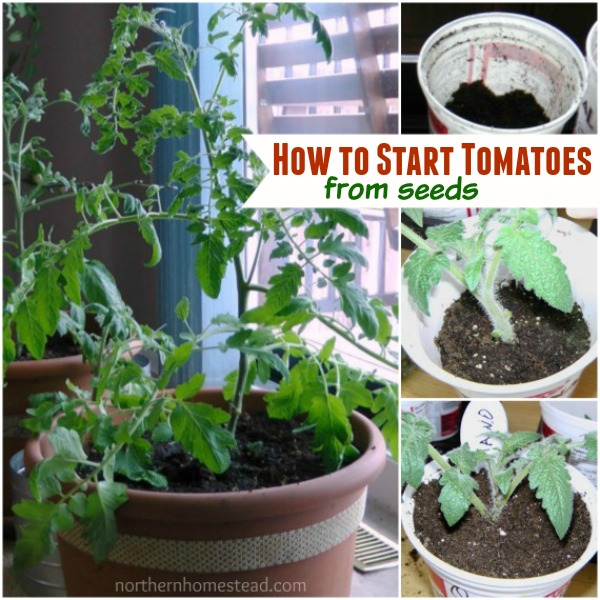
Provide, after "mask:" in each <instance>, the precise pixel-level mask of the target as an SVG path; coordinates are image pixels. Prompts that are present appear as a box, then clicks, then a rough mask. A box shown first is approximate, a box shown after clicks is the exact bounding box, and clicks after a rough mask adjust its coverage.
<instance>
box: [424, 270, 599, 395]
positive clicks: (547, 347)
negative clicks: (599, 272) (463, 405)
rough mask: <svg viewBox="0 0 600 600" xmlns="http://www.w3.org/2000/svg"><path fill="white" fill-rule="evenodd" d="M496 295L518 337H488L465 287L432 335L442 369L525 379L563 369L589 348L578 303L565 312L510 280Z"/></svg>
mask: <svg viewBox="0 0 600 600" xmlns="http://www.w3.org/2000/svg"><path fill="white" fill-rule="evenodd" d="M499 299H500V302H501V304H502V305H503V306H504V307H505V308H507V309H509V310H510V311H511V312H512V317H511V320H512V323H513V326H514V329H515V334H516V338H517V339H516V342H515V343H514V344H505V343H503V342H501V341H500V340H498V339H496V338H494V337H492V330H493V327H492V324H491V322H490V320H489V319H488V317H487V316H486V314H485V313H484V311H483V309H482V308H481V305H480V304H479V302H477V300H476V299H475V298H474V297H473V296H472V295H471V294H470V293H468V292H464V293H463V294H462V295H461V296H460V298H459V299H458V300H456V301H455V302H454V303H453V304H452V305H451V306H450V307H449V308H448V310H447V311H446V314H445V317H444V322H443V324H442V328H441V329H440V332H439V334H438V337H437V338H436V340H435V341H436V344H437V346H438V348H439V350H440V357H441V361H442V366H443V368H444V369H445V370H446V371H448V372H450V373H452V374H453V375H456V376H458V377H462V378H464V379H468V380H470V381H476V382H477V383H491V384H512V383H526V382H528V381H535V380H537V379H542V378H544V377H548V376H550V375H553V374H554V373H557V372H558V371H561V370H562V369H565V368H566V367H568V366H569V365H571V364H573V363H574V362H575V361H576V360H578V359H579V358H580V357H581V356H583V355H584V354H585V353H586V352H587V350H588V349H589V347H590V330H589V328H588V325H587V323H586V321H585V319H584V318H583V314H582V312H581V307H580V306H579V305H577V304H576V305H575V307H574V309H573V311H572V312H571V313H569V314H565V313H563V312H561V311H559V310H556V309H554V308H551V307H550V306H548V304H546V303H545V302H543V301H541V300H539V299H538V298H537V297H536V296H535V294H533V293H532V292H528V291H527V290H525V289H524V288H523V287H522V286H519V285H516V284H515V282H514V281H513V282H511V283H504V284H503V285H502V287H501V289H500V290H499Z"/></svg>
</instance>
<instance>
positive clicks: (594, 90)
mask: <svg viewBox="0 0 600 600" xmlns="http://www.w3.org/2000/svg"><path fill="white" fill-rule="evenodd" d="M585 55H586V58H587V65H588V72H589V73H588V87H587V91H586V93H585V96H584V98H583V102H582V103H581V106H580V107H579V113H578V114H577V124H576V125H575V133H597V132H598V21H596V23H595V24H594V26H593V27H592V28H591V29H590V33H589V34H588V36H587V40H586V43H585Z"/></svg>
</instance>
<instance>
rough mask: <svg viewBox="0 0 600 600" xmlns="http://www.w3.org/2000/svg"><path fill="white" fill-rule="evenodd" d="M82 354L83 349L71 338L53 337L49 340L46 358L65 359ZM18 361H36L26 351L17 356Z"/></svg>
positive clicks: (45, 351)
mask: <svg viewBox="0 0 600 600" xmlns="http://www.w3.org/2000/svg"><path fill="white" fill-rule="evenodd" d="M78 354H81V348H80V347H79V346H78V345H77V344H75V342H73V340H72V339H71V338H69V337H65V336H60V335H53V336H52V337H50V338H48V342H47V343H46V348H45V350H44V358H45V359H48V358H65V357H67V356H77V355H78ZM16 360H18V361H24V360H34V359H33V358H32V356H31V354H29V352H27V351H25V352H24V353H23V354H21V355H19V356H17V358H16Z"/></svg>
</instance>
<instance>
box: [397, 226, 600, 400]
mask: <svg viewBox="0 0 600 600" xmlns="http://www.w3.org/2000/svg"><path fill="white" fill-rule="evenodd" d="M477 220H478V218H477V217H473V218H471V219H466V220H465V221H464V222H465V227H466V228H467V231H468V230H469V228H470V227H473V226H474V224H475V223H476V222H477ZM546 237H547V239H548V240H549V241H550V242H552V244H554V245H555V246H556V248H557V255H558V256H559V257H560V259H561V260H562V261H563V263H564V264H565V266H566V268H567V275H568V276H569V279H570V280H571V284H572V288H573V296H574V298H575V301H576V302H577V303H578V304H579V305H580V306H581V309H582V311H583V316H584V318H585V320H586V321H587V324H588V327H589V329H590V337H591V345H590V348H589V350H588V351H587V352H586V353H585V354H584V355H583V356H582V357H580V358H579V359H578V360H576V361H575V362H574V363H573V364H571V365H569V366H568V367H567V368H566V369H563V370H562V371H559V372H558V373H555V374H554V375H550V376H549V377H545V378H544V379H538V380H537V381H530V382H528V383H516V384H510V385H493V384H486V383H477V382H474V381H469V380H468V379H463V378H462V377H456V376H455V375H452V374H451V373H449V372H448V371H445V370H444V369H443V368H442V361H441V358H440V352H439V349H438V347H437V346H436V344H435V338H436V337H437V335H438V333H439V331H440V329H441V327H442V322H443V320H444V313H445V311H446V309H447V308H448V307H449V306H450V305H451V304H452V303H453V302H454V301H455V300H456V299H458V297H459V296H460V295H461V294H462V292H463V291H464V290H465V288H464V287H463V286H462V285H461V284H460V283H458V282H457V281H456V280H455V279H453V278H452V277H451V276H450V275H449V274H448V273H447V272H445V273H444V274H443V275H442V279H441V280H440V283H439V284H438V285H437V286H436V287H435V288H434V289H433V291H432V293H431V294H430V296H429V312H430V316H426V315H425V314H423V313H422V312H421V311H420V310H419V309H418V307H417V306H416V305H415V304H414V302H413V300H412V298H410V296H409V293H408V283H407V281H406V278H405V277H402V284H401V319H402V329H401V339H402V347H403V348H404V350H405V351H406V353H407V354H408V355H409V356H410V358H411V359H412V361H413V362H414V363H415V364H416V365H417V366H419V367H420V368H421V369H423V371H425V372H426V373H428V374H429V375H431V376H432V377H434V378H435V379H438V380H439V381H443V382H444V383H447V384H449V385H451V386H452V387H454V388H455V389H456V390H457V392H458V393H459V394H460V395H461V396H463V397H465V398H495V399H501V398H570V397H571V395H572V394H573V391H574V390H575V387H576V386H577V383H578V381H579V378H580V377H581V373H582V372H583V369H585V368H586V367H587V366H588V365H589V364H590V363H591V362H592V361H593V360H594V359H595V358H596V356H597V339H598V320H597V307H596V299H597V289H596V282H597V280H598V265H597V255H596V254H597V238H596V236H595V235H593V234H592V233H590V232H589V231H587V230H586V229H584V228H583V227H581V226H580V225H577V224H576V223H573V222H572V221H569V220H567V219H561V218H559V219H557V220H556V223H555V224H554V226H553V228H552V230H551V231H550V232H549V233H548V235H547V236H546Z"/></svg>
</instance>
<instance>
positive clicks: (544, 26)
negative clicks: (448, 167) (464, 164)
mask: <svg viewBox="0 0 600 600" xmlns="http://www.w3.org/2000/svg"><path fill="white" fill-rule="evenodd" d="M491 19H502V21H503V22H504V24H506V22H510V23H511V24H519V23H520V24H523V23H524V22H527V23H528V25H530V26H533V27H535V28H537V29H538V30H545V31H546V32H548V33H552V34H554V35H556V36H558V37H559V38H560V39H561V41H562V43H563V44H564V45H565V46H568V47H569V49H570V50H571V51H572V52H573V53H574V55H575V56H577V66H578V67H579V74H580V76H581V82H582V85H581V86H580V90H579V94H578V95H577V97H576V98H575V99H574V101H573V103H572V104H571V106H570V107H569V109H568V110H567V111H566V112H565V113H563V114H562V115H559V116H558V117H555V118H554V119H551V120H550V121H548V122H547V123H544V124H543V125H535V126H534V127H522V128H518V129H509V128H505V127H491V126H489V125H481V124H479V123H475V122H474V121H469V120H468V119H465V118H463V117H460V116H459V115H457V114H456V113H452V116H453V117H454V118H455V119H456V121H457V123H458V124H459V125H461V126H462V127H464V128H467V129H468V128H472V127H473V126H475V127H476V128H477V132H478V133H481V134H486V133H487V134H512V135H515V134H517V133H518V134H519V135H520V134H536V133H544V132H545V131H547V130H548V129H550V128H552V127H553V126H554V127H558V126H560V124H561V123H564V122H566V121H568V120H569V119H570V118H571V117H572V116H573V115H574V114H575V112H576V111H577V109H578V108H579V105H580V104H581V101H582V100H583V97H584V96H585V92H586V89H587V85H588V83H587V82H588V67H587V61H586V59H585V57H584V56H583V54H582V53H581V51H580V50H579V48H578V47H577V45H576V44H575V43H574V42H573V41H572V40H571V39H570V38H569V37H568V36H567V35H566V34H565V33H563V32H562V31H561V30H560V29H558V28H557V27H554V26H553V25H550V23H547V22H546V21H542V20H541V19H536V18H535V17H529V16H526V15H521V14H516V13H507V12H502V11H492V12H480V13H476V14H474V15H467V16H466V17H460V18H458V19H454V20H452V21H450V22H449V23H446V24H444V25H442V26H441V27H439V28H438V29H436V30H435V31H434V32H433V33H432V34H431V35H430V36H429V37H428V38H427V40H426V41H425V43H424V44H423V46H422V47H421V50H420V51H419V59H418V62H417V76H418V78H419V83H420V84H421V88H422V89H423V90H427V93H426V96H427V100H428V101H429V102H431V104H433V105H434V106H435V107H436V110H438V111H447V110H448V109H447V108H446V107H445V106H444V105H443V104H442V103H441V102H440V101H439V100H438V99H437V98H436V97H435V96H434V95H433V94H432V93H431V92H430V91H429V84H428V82H427V78H426V77H425V75H424V74H423V57H424V55H425V52H426V51H428V50H430V49H431V48H432V47H433V46H435V44H437V42H438V41H439V40H440V39H443V38H445V37H446V36H447V35H448V33H449V31H451V30H454V29H456V27H457V26H461V25H469V24H473V25H474V26H475V25H477V24H478V23H480V22H482V21H483V22H485V23H486V24H488V23H489V21H490V20H491Z"/></svg>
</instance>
